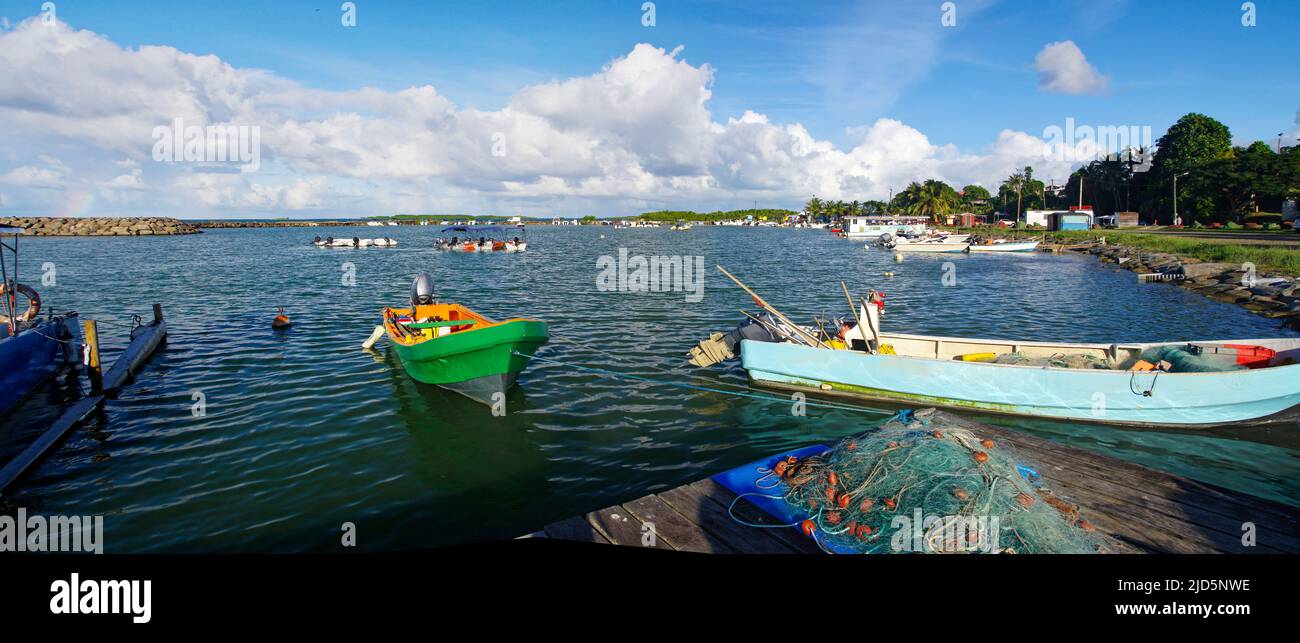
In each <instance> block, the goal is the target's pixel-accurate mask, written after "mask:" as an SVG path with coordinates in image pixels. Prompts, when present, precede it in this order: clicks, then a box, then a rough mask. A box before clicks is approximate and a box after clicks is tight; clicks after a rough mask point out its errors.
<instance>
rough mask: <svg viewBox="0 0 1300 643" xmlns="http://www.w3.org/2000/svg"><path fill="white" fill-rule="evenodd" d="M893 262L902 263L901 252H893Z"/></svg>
mask: <svg viewBox="0 0 1300 643" xmlns="http://www.w3.org/2000/svg"><path fill="white" fill-rule="evenodd" d="M894 261H897V262H899V263H902V261H903V253H901V252H895V253H894Z"/></svg>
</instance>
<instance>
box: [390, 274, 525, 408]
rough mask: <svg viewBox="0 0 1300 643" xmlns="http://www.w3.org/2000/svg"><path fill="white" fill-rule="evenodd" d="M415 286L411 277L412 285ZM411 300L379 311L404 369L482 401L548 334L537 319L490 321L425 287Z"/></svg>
mask: <svg viewBox="0 0 1300 643" xmlns="http://www.w3.org/2000/svg"><path fill="white" fill-rule="evenodd" d="M420 286H421V284H420V279H418V278H417V280H416V284H415V286H414V287H413V289H412V290H413V291H415V290H417V289H418V288H419V287H420ZM412 301H413V302H414V304H415V305H414V306H412V307H411V308H385V309H384V312H383V315H384V324H383V329H384V333H385V334H386V335H387V336H388V341H389V342H391V343H392V346H393V349H394V350H395V351H397V356H398V357H399V358H400V359H401V360H402V366H403V367H404V368H405V369H406V373H407V374H408V375H410V376H411V377H412V378H413V379H415V380H416V381H417V382H422V383H424V384H433V385H435V386H441V387H443V388H445V389H448V390H451V391H455V392H457V393H460V394H461V395H464V396H465V397H468V398H470V399H472V400H475V401H478V402H481V403H483V404H492V403H493V402H494V400H493V399H492V396H493V395H494V394H496V393H504V392H505V391H506V390H507V389H509V388H510V387H511V386H513V385H514V383H515V379H516V378H517V377H518V376H519V373H520V372H521V371H523V370H524V368H526V367H527V366H528V362H529V360H530V358H531V357H532V355H533V353H535V352H537V349H538V348H541V346H542V344H545V343H546V341H547V340H548V339H549V338H550V336H549V334H548V333H547V329H546V322H543V321H540V320H536V319H524V318H512V319H507V320H505V321H494V320H491V319H488V318H487V317H484V316H483V315H480V314H478V313H476V312H474V311H473V310H470V309H469V308H467V307H465V306H462V305H460V304H454V303H432V288H431V287H428V289H427V292H421V293H414V292H413V295H412ZM425 301H428V302H430V303H423V302H425ZM376 331H378V329H376Z"/></svg>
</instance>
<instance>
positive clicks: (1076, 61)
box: [1034, 40, 1110, 94]
mask: <svg viewBox="0 0 1300 643" xmlns="http://www.w3.org/2000/svg"><path fill="white" fill-rule="evenodd" d="M1034 69H1037V70H1038V86H1039V87H1040V88H1042V89H1044V90H1046V91H1049V92H1059V93H1062V94H1100V93H1103V92H1105V91H1106V89H1107V88H1108V87H1109V86H1110V76H1104V75H1102V74H1101V73H1100V72H1098V71H1097V68H1096V67H1093V66H1092V65H1091V64H1089V63H1088V59H1087V58H1086V57H1085V56H1084V55H1083V51H1082V50H1080V49H1079V46H1078V45H1076V44H1074V41H1073V40H1064V41H1061V42H1054V43H1050V44H1048V45H1047V46H1045V47H1043V50H1042V51H1040V52H1038V55H1037V56H1035V57H1034Z"/></svg>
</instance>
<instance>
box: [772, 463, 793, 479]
mask: <svg viewBox="0 0 1300 643" xmlns="http://www.w3.org/2000/svg"><path fill="white" fill-rule="evenodd" d="M789 468H790V465H788V464H786V462H785V460H782V461H780V462H777V463H776V466H775V467H772V471H773V472H775V473H776V475H778V476H781V477H783V478H784V477H785V472H786V470H787V469H789Z"/></svg>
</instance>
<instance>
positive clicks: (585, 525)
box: [542, 516, 609, 544]
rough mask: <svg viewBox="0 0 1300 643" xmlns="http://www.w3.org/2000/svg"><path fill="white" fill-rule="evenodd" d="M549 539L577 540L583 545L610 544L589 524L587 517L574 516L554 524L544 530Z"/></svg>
mask: <svg viewBox="0 0 1300 643" xmlns="http://www.w3.org/2000/svg"><path fill="white" fill-rule="evenodd" d="M542 533H544V534H546V537H547V538H554V539H556V540H576V541H578V542H583V543H602V544H609V540H607V539H606V538H605V537H604V536H603V535H601V533H600V532H599V531H596V528H595V527H593V526H592V525H591V523H590V522H587V517H586V516H574V517H572V518H565V519H564V520H561V521H559V522H553V523H551V524H549V525H547V526H546V528H545V529H543V530H542Z"/></svg>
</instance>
